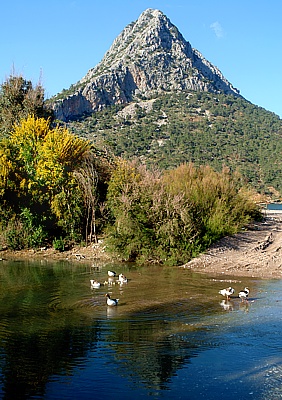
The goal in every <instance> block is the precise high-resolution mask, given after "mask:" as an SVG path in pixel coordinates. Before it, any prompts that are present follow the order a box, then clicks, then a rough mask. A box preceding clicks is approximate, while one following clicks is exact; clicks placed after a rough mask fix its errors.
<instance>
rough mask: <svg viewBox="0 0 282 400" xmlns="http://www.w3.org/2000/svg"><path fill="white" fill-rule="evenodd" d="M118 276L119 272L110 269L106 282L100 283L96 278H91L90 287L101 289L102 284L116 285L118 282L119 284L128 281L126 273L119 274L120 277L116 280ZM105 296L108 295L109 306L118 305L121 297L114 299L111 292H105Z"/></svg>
mask: <svg viewBox="0 0 282 400" xmlns="http://www.w3.org/2000/svg"><path fill="white" fill-rule="evenodd" d="M116 276H117V273H116V272H115V271H108V280H107V281H105V282H104V283H100V282H98V281H97V280H95V279H90V287H91V289H99V288H100V287H101V286H105V285H109V286H111V285H115V284H116V283H117V284H118V285H123V284H124V283H127V282H128V279H127V278H126V276H125V275H124V274H119V275H118V279H117V280H115V278H116ZM105 297H107V305H108V306H117V305H118V302H119V299H112V298H111V296H110V294H109V293H106V294H105Z"/></svg>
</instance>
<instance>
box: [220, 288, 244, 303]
mask: <svg viewBox="0 0 282 400" xmlns="http://www.w3.org/2000/svg"><path fill="white" fill-rule="evenodd" d="M218 293H219V294H221V295H222V296H224V297H226V300H229V299H230V296H232V295H233V294H234V293H235V290H234V289H233V288H232V287H231V286H230V287H228V288H226V289H221V290H220V291H219V292H218ZM249 293H250V290H249V288H248V287H245V289H244V290H241V291H240V292H239V293H238V297H239V298H240V299H241V300H242V301H248V297H249Z"/></svg>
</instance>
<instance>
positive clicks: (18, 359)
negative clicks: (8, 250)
mask: <svg viewBox="0 0 282 400" xmlns="http://www.w3.org/2000/svg"><path fill="white" fill-rule="evenodd" d="M108 269H116V270H117V272H118V273H119V272H123V273H124V274H126V276H127V277H128V278H129V281H128V283H127V284H124V285H120V284H118V283H117V281H116V279H114V280H113V282H112V283H111V284H110V285H109V284H108V277H107V270H108ZM94 278H95V279H98V280H99V281H100V282H101V287H100V288H99V289H91V288H90V279H94ZM230 284H232V286H234V287H235V288H236V291H237V292H238V291H239V290H241V289H242V288H244V287H245V286H249V287H251V288H252V289H251V296H250V299H249V301H248V302H241V300H240V299H238V298H237V297H235V296H233V297H232V298H231V299H230V300H228V301H227V300H226V299H224V298H223V297H222V296H220V295H218V290H219V289H221V288H222V287H226V286H230ZM106 293H110V295H111V296H112V297H113V298H119V305H118V306H117V307H107V306H106V299H105V294H106ZM280 293H281V283H280V281H259V280H250V279H244V278H242V279H238V278H236V279H232V277H230V278H228V277H227V278H226V279H217V278H216V277H210V276H206V275H199V274H195V273H193V272H191V271H187V270H182V269H179V268H164V267H159V266H151V267H142V268H137V267H136V266H135V265H126V264H121V265H118V264H117V265H111V266H107V265H95V266H90V265H82V264H79V263H77V264H69V263H50V264H48V263H32V262H17V263H15V262H7V263H6V262H5V263H2V264H1V265H0V397H1V398H3V399H31V398H38V396H39V397H40V398H44V399H49V398H50V399H51V398H52V399H54V398H58V399H62V398H78V397H79V398H82V399H88V398H95V399H99V398H102V397H104V395H105V393H104V392H105V389H106V391H107V397H108V398H117V399H118V398H122V399H127V398H128V399H130V398H132V396H134V397H136V399H142V398H145V397H152V396H153V397H156V396H157V397H159V396H161V397H162V398H167V399H170V398H175V397H176V398H183V399H186V398H189V399H190V398H191V399H194V398H197V399H198V398H209V399H218V398H221V397H220V396H225V395H226V392H230V393H229V396H228V398H229V399H233V398H234V399H235V398H236V399H238V398H244V397H242V396H243V395H244V393H245V392H246V391H247V392H248V393H253V394H254V395H255V396H256V397H255V398H256V399H260V398H261V399H264V398H268V399H272V398H273V399H274V398H275V397H271V396H272V395H270V394H269V393H276V395H277V393H278V394H279V393H280V390H281V393H282V382H281V380H282V378H281V376H282V375H281V368H282V367H281V365H282V363H281V356H280V352H281V348H282V341H281V340H280V331H281V328H282V322H281V321H280V320H281V313H282V297H281V295H280ZM109 381H110V382H111V384H110V385H109ZM274 389H275V390H274ZM281 393H280V395H281ZM188 394H189V396H188ZM266 394H267V395H266ZM264 396H268V397H264ZM276 398H277V397H276Z"/></svg>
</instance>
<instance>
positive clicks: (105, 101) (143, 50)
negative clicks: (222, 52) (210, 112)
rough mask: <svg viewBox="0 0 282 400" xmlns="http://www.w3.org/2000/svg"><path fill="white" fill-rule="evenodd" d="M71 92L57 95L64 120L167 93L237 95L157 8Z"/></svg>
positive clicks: (58, 110)
mask: <svg viewBox="0 0 282 400" xmlns="http://www.w3.org/2000/svg"><path fill="white" fill-rule="evenodd" d="M71 90H72V94H71V95H68V96H65V97H64V96H62V94H61V95H60V94H59V95H57V96H56V97H57V98H58V99H57V100H56V97H55V99H54V105H53V107H54V111H55V114H56V117H57V118H58V119H60V120H63V121H68V120H70V119H76V118H79V117H81V116H82V115H84V114H90V113H92V112H95V111H97V110H100V109H102V108H103V107H105V106H106V105H112V104H124V103H129V102H131V101H132V100H135V99H136V98H140V97H142V98H149V97H151V96H152V94H153V93H158V92H163V91H179V90H198V91H209V92H224V93H228V94H233V95H239V92H238V90H237V89H235V88H234V87H233V86H232V85H231V83H230V82H228V81H227V80H226V79H225V78H224V76H223V75H222V73H221V72H220V71H219V70H218V68H216V67H215V66H213V65H212V64H211V63H210V62H209V61H207V60H206V59H205V58H204V57H203V56H202V55H201V54H200V53H199V52H198V51H197V50H195V49H193V48H192V47H191V45H190V43H189V42H187V41H186V40H185V39H184V38H183V36H182V35H181V33H180V32H179V31H178V29H177V28H176V27H175V26H174V25H173V24H172V23H171V22H170V20H169V19H168V18H167V17H166V16H165V15H164V14H163V13H162V12H161V11H159V10H153V9H148V10H146V11H144V12H143V13H142V14H141V15H140V17H139V18H138V20H137V21H136V22H133V23H131V24H129V25H128V26H127V27H126V28H125V29H124V30H123V31H122V32H121V34H120V35H119V36H118V37H117V38H116V39H115V40H114V42H113V44H112V46H111V48H110V49H109V50H108V51H107V53H106V54H105V56H104V58H103V59H102V61H101V62H100V63H99V64H98V65H97V66H96V67H95V68H92V69H90V70H89V71H88V73H87V74H86V75H85V77H84V78H82V79H81V80H80V81H79V82H77V83H76V84H75V85H73V86H72V88H71Z"/></svg>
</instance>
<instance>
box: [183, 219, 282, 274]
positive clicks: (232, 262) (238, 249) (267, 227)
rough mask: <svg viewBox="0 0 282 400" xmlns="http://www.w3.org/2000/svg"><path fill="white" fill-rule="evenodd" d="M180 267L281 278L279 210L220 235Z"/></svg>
mask: <svg viewBox="0 0 282 400" xmlns="http://www.w3.org/2000/svg"><path fill="white" fill-rule="evenodd" d="M183 268H190V269H193V270H194V271H198V272H205V273H212V274H216V275H217V274H220V275H237V276H250V277H259V278H282V214H281V213H279V214H277V213H268V214H267V215H265V218H264V221H263V222H259V223H255V224H252V225H251V226H250V227H249V229H248V230H244V231H242V232H240V233H238V234H236V235H234V236H231V237H225V238H223V239H222V240H220V241H219V242H218V243H216V244H215V245H213V246H212V247H211V248H209V249H208V250H207V251H206V252H205V253H204V254H202V255H200V256H199V257H197V258H195V259H193V260H191V261H190V262H188V263H187V264H185V265H184V266H183Z"/></svg>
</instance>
